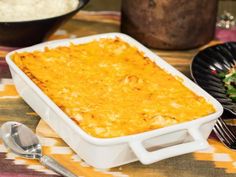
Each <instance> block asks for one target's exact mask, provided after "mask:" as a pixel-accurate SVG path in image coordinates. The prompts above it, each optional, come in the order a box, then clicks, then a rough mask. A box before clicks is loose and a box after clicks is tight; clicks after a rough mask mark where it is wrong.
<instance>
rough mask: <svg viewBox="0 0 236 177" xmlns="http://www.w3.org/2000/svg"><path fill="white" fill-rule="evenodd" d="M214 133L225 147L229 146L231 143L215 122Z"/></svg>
mask: <svg viewBox="0 0 236 177" xmlns="http://www.w3.org/2000/svg"><path fill="white" fill-rule="evenodd" d="M214 132H215V133H216V135H217V137H218V138H219V139H220V140H221V142H223V143H224V144H225V145H227V146H230V144H231V143H232V142H233V141H232V140H231V139H230V138H229V137H228V136H227V135H226V133H225V132H224V130H223V128H222V127H221V126H220V125H219V124H218V121H217V122H216V124H215V126H214Z"/></svg>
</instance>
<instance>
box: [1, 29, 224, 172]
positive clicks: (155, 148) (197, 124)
mask: <svg viewBox="0 0 236 177" xmlns="http://www.w3.org/2000/svg"><path fill="white" fill-rule="evenodd" d="M115 37H119V38H121V39H122V40H123V41H126V42H128V43H129V44H131V45H132V46H135V47H136V48H138V49H139V50H140V51H143V52H144V54H145V55H146V56H148V57H149V58H150V59H152V60H153V61H154V62H155V63H156V64H157V65H159V66H160V67H161V68H163V69H164V70H165V71H167V72H169V73H172V74H173V75H174V76H177V77H179V78H182V79H183V82H184V84H185V85H186V87H188V88H190V89H191V90H193V91H194V92H195V93H196V94H198V95H201V96H203V97H204V98H205V99H206V100H207V101H209V102H210V103H211V104H212V105H213V106H214V107H215V109H216V112H215V113H213V114H211V115H208V116H204V117H201V118H199V119H196V120H193V121H189V122H185V123H181V124H177V125H173V126H169V127H165V128H161V129H157V130H152V131H149V132H144V133H140V134H135V135H130V136H123V137H118V138H107V139H102V138H95V137H92V136H90V135H88V134H87V133H86V132H84V131H83V130H82V129H81V128H80V127H79V126H78V125H77V124H76V123H74V122H73V121H72V120H71V119H70V118H69V117H68V116H67V115H66V114H65V113H64V112H63V111H62V110H61V109H60V108H59V107H58V106H57V105H56V104H55V103H54V102H53V101H52V100H50V99H49V98H48V97H47V96H46V95H45V94H44V93H43V92H42V91H41V90H40V89H39V87H37V85H35V84H34V83H33V82H32V81H31V80H30V79H29V78H28V77H27V76H26V75H25V74H24V73H23V72H22V71H21V70H20V69H19V68H18V67H17V66H16V65H15V64H14V63H13V62H12V60H11V55H12V54H13V53H14V52H24V51H35V50H43V49H44V47H46V46H47V47H49V48H54V47H57V46H68V45H70V43H75V44H79V43H86V42H89V41H92V40H96V39H100V38H115ZM6 61H7V63H8V65H9V67H10V70H11V74H12V78H13V81H14V83H15V85H16V88H17V91H18V92H19V94H20V95H21V96H22V98H23V99H24V100H25V101H26V102H27V103H28V104H29V105H30V106H31V107H32V108H33V109H34V110H35V111H36V112H37V113H38V114H39V115H40V116H41V118H42V119H44V120H45V121H46V122H47V123H48V124H49V125H50V127H51V128H52V129H54V130H55V131H56V132H57V133H58V134H59V136H60V137H61V138H62V139H63V140H64V141H65V142H66V143H67V144H68V145H69V146H70V147H71V148H72V149H73V150H74V151H75V152H76V153H77V154H78V155H79V156H80V157H81V158H82V159H84V160H85V161H86V162H87V163H88V164H90V165H91V166H94V167H97V168H111V167H116V166H119V165H123V164H127V163H129V162H133V161H137V160H139V161H140V162H142V163H143V164H151V163H154V162H157V161H160V160H162V159H166V158H170V157H174V156H177V155H181V154H186V153H190V152H193V151H197V150H201V149H204V148H207V147H208V143H207V138H208V136H209V134H210V132H211V130H212V128H213V126H214V123H215V121H216V119H217V118H218V117H219V116H220V115H221V114H222V112H223V108H222V106H221V105H220V103H219V102H218V101H216V100H215V99H214V98H213V97H211V96H210V95H209V94H208V93H206V92H205V91H204V90H202V89H201V88H200V87H199V86H197V85H196V84H195V83H193V82H192V81H191V80H190V79H188V78H187V77H186V76H184V75H183V74H182V73H180V72H179V71H177V70H176V69H175V68H173V67H172V66H171V65H169V64H168V63H166V62H165V61H164V60H162V59H161V58H160V57H158V56H157V55H156V54H154V53H153V52H151V51H150V50H149V49H147V48H146V47H144V46H143V45H141V44H140V43H139V42H137V41H136V40H134V39H132V38H131V37H129V36H127V35H124V34H121V33H108V34H101V35H94V36H89V37H83V38H78V39H66V40H59V41H53V42H46V43H42V44H39V45H35V46H32V47H28V48H23V49H20V50H16V51H13V52H11V53H9V54H8V55H7V56H6ZM36 62H37V61H36Z"/></svg>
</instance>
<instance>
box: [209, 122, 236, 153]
mask: <svg viewBox="0 0 236 177" xmlns="http://www.w3.org/2000/svg"><path fill="white" fill-rule="evenodd" d="M213 130H214V132H215V134H216V136H217V137H218V138H219V139H220V141H221V142H222V143H223V144H224V145H226V147H228V148H230V149H235V150H236V135H235V134H234V133H233V132H232V130H230V129H229V127H228V125H226V123H225V122H224V121H223V119H222V118H219V119H218V120H217V121H216V124H215V126H214V128H213Z"/></svg>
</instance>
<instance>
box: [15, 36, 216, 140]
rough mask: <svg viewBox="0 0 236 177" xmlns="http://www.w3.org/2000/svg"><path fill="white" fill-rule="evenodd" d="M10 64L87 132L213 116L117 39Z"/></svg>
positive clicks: (120, 132) (122, 131) (103, 134)
mask: <svg viewBox="0 0 236 177" xmlns="http://www.w3.org/2000/svg"><path fill="white" fill-rule="evenodd" d="M12 59H13V61H14V62H15V63H16V64H17V65H18V66H19V67H20V69H21V70H23V71H24V72H25V73H26V74H27V75H28V76H29V77H30V78H31V79H32V80H33V81H34V82H35V83H36V84H37V85H38V86H39V87H40V88H41V89H42V90H43V92H45V93H46V94H47V95H48V96H49V97H50V98H51V99H52V100H53V101H54V102H55V103H56V104H57V105H58V106H59V107H60V108H61V109H62V110H63V111H64V112H65V113H66V114H68V116H69V117H71V119H73V120H74V121H75V122H76V123H77V124H78V125H79V126H80V127H81V128H82V129H83V130H84V131H85V132H87V133H88V134H90V135H92V136H95V137H100V138H111V137H119V136H125V135H131V134H136V133H141V132H145V131H149V130H153V129H158V128H161V127H165V126H169V125H173V124H177V123H180V122H185V121H190V120H193V119H197V118H199V117H202V116H205V115H208V114H211V113H213V112H215V109H214V108H213V106H212V105H211V104H209V103H208V102H207V101H206V100H205V99H204V98H203V97H201V96H198V95H196V94H195V93H193V92H192V91H191V90H189V89H188V88H186V87H185V86H184V85H183V84H182V82H181V81H180V80H179V79H177V78H175V77H174V76H172V75H170V74H168V73H167V72H165V71H164V70H163V69H161V68H160V67H158V66H157V65H156V64H154V63H153V62H152V61H151V60H150V59H149V58H147V57H145V56H144V55H143V54H142V53H141V52H139V51H138V50H137V49H136V48H134V47H132V46H130V45H129V44H127V43H125V42H123V41H121V40H120V39H118V38H117V39H100V40H98V41H92V42H89V43H86V44H79V45H74V44H71V45H70V46H69V47H57V48H54V49H48V48H45V50H44V51H43V52H41V51H34V52H24V53H15V54H14V55H13V56H12Z"/></svg>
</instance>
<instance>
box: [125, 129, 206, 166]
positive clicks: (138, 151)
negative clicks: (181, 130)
mask: <svg viewBox="0 0 236 177" xmlns="http://www.w3.org/2000/svg"><path fill="white" fill-rule="evenodd" d="M188 133H189V134H190V135H191V136H192V138H193V141H191V142H186V143H182V144H178V145H174V146H169V147H164V148H162V149H158V150H156V151H152V152H149V151H147V150H146V149H145V148H144V146H143V144H142V141H143V140H135V141H131V142H130V143H129V146H130V147H131V149H132V150H133V152H134V153H135V155H136V156H137V158H138V159H139V161H140V162H141V163H143V164H151V163H154V162H157V161H160V160H163V159H167V158H170V157H174V156H178V155H182V154H186V153H190V152H194V151H196V150H200V149H205V148H208V147H209V144H208V142H207V140H206V139H205V138H204V137H203V136H202V134H201V133H200V131H199V128H198V127H192V128H189V129H188Z"/></svg>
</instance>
